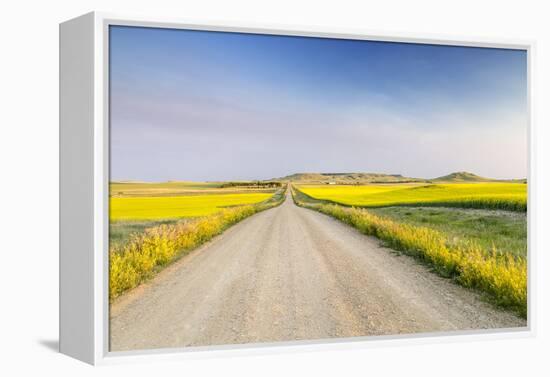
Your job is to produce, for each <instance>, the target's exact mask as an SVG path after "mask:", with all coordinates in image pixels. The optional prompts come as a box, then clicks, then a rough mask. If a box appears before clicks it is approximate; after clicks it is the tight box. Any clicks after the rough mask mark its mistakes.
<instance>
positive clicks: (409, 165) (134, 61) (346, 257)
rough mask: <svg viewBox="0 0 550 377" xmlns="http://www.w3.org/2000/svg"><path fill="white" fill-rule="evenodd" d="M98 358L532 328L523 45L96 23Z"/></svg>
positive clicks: (525, 72) (525, 62) (525, 67)
mask: <svg viewBox="0 0 550 377" xmlns="http://www.w3.org/2000/svg"><path fill="white" fill-rule="evenodd" d="M109 112H110V115H109V118H110V119H109V130H110V131H109V132H110V137H109V139H110V154H109V156H110V199H109V218H110V219H109V223H110V224H109V317H110V321H109V322H110V323H109V342H110V351H136V350H139V351H143V350H153V349H161V348H165V349H166V348H182V347H190V348H191V347H193V348H194V347H204V346H227V345H245V344H276V343H277V342H294V341H318V342H322V341H334V340H336V339H345V340H354V339H366V338H367V339H370V338H375V337H377V336H382V335H385V336H388V335H389V336H412V335H421V334H438V333H441V334H443V333H445V334H454V333H457V334H458V333H461V332H464V331H480V332H482V331H486V330H494V329H510V328H521V327H525V326H526V325H527V319H526V318H527V293H528V292H527V276H528V274H527V251H528V247H527V192H528V190H527V187H528V182H527V177H528V138H527V135H528V121H529V120H528V108H527V51H525V50H520V49H512V48H487V47H483V48H480V47H464V46H447V45H431V44H421V43H397V42H382V41H368V40H348V39H337V38H316V37H300V36H283V35H266V34H250V33H248V34H247V33H236V32H214V31H196V30H183V29H166V28H152V27H133V26H110V29H109Z"/></svg>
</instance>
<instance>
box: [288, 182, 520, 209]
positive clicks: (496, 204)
mask: <svg viewBox="0 0 550 377" xmlns="http://www.w3.org/2000/svg"><path fill="white" fill-rule="evenodd" d="M297 188H298V189H299V190H300V191H302V192H303V193H305V194H307V195H309V196H311V197H312V198H314V199H319V200H325V201H330V202H333V203H337V204H343V205H346V206H354V207H371V208H376V207H386V206H418V205H422V206H440V207H462V208H482V209H502V210H510V211H518V212H525V211H526V210H527V185H526V184H523V183H500V182H499V183H447V184H427V185H424V184H423V185H418V184H388V185H363V186H344V185H341V186H338V185H316V186H306V185H303V186H297Z"/></svg>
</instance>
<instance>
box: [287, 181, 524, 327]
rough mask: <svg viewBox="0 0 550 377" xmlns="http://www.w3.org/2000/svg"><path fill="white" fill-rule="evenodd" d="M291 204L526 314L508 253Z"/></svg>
mask: <svg viewBox="0 0 550 377" xmlns="http://www.w3.org/2000/svg"><path fill="white" fill-rule="evenodd" d="M293 194H294V195H293V197H294V200H295V202H296V203H297V204H298V205H300V206H303V207H306V208H310V209H313V210H317V211H319V212H321V213H324V214H326V215H329V216H332V217H334V218H336V219H338V220H340V221H342V222H344V223H346V224H349V225H351V226H353V227H355V228H357V229H358V230H359V231H361V232H362V233H364V234H367V235H371V236H375V237H377V238H379V239H381V240H383V241H384V242H385V243H386V245H387V246H388V247H391V248H393V249H395V250H400V251H402V252H404V253H406V254H408V255H411V256H414V257H417V258H419V259H421V260H423V261H424V262H426V263H428V264H429V265H431V266H432V267H433V268H434V270H435V271H436V272H438V273H439V274H441V275H442V276H446V277H450V278H453V279H455V280H456V281H457V282H458V283H460V284H461V285H463V286H465V287H471V288H476V289H478V290H480V291H482V292H484V293H486V294H487V295H488V296H489V297H491V299H492V301H494V302H495V303H496V304H498V305H500V306H503V307H506V308H510V309H512V310H515V311H516V312H518V313H519V314H520V315H522V316H523V317H525V316H526V314H527V261H526V259H525V258H524V257H521V256H515V255H513V254H511V253H502V252H498V250H496V249H492V250H486V249H485V248H484V247H482V246H481V245H480V244H479V243H477V242H476V241H474V240H462V241H461V242H449V237H448V235H447V234H445V233H444V232H442V231H440V230H437V229H433V228H430V227H427V226H419V225H413V224H411V223H406V222H398V221H395V220H393V219H391V218H389V217H382V216H377V215H375V214H374V213H372V212H371V211H370V210H366V209H363V208H349V207H344V206H341V205H337V204H326V203H322V202H317V203H316V202H315V201H314V200H313V199H312V198H311V197H309V198H308V197H307V196H306V195H303V194H302V193H300V192H299V191H293Z"/></svg>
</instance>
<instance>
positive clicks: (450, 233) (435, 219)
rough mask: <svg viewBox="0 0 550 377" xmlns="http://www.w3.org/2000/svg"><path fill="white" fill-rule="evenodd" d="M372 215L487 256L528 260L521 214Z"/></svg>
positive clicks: (381, 211) (386, 211) (392, 210)
mask: <svg viewBox="0 0 550 377" xmlns="http://www.w3.org/2000/svg"><path fill="white" fill-rule="evenodd" d="M369 212H371V213H373V214H375V215H378V216H381V217H385V218H390V219H391V220H393V221H396V222H399V223H404V224H410V225H413V226H422V227H429V228H431V229H434V230H437V231H440V232H441V233H442V234H444V235H445V236H446V237H447V242H448V243H449V244H458V243H462V242H474V243H476V244H478V245H480V246H481V247H482V248H483V249H484V250H485V251H487V252H490V251H491V250H493V249H495V250H498V251H499V252H501V253H506V254H508V253H510V254H512V255H515V256H520V257H526V256H527V217H526V216H525V214H524V213H521V212H512V211H509V212H504V211H493V210H476V209H463V208H444V207H384V208H370V209H369Z"/></svg>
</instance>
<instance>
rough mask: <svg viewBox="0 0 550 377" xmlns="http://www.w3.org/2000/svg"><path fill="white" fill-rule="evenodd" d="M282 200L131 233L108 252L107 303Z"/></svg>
mask: <svg viewBox="0 0 550 377" xmlns="http://www.w3.org/2000/svg"><path fill="white" fill-rule="evenodd" d="M283 199H284V190H280V191H278V192H276V193H275V194H274V195H272V196H271V195H270V197H269V199H268V200H265V201H263V202H260V203H254V204H247V205H241V206H237V207H232V208H226V209H221V210H218V211H217V212H215V213H213V214H211V215H208V216H203V217H199V218H195V219H190V220H187V221H179V222H176V223H172V224H161V225H158V226H154V227H150V228H147V229H145V230H144V231H142V232H140V233H132V235H131V236H130V239H129V240H128V242H126V243H122V244H115V245H113V246H112V247H111V248H110V250H109V297H110V300H113V299H114V298H116V297H118V296H120V295H121V294H122V293H124V292H126V291H127V290H129V289H132V288H134V287H136V286H138V285H139V284H140V283H142V282H143V281H146V280H147V279H150V278H151V277H152V276H154V275H155V273H157V272H158V271H159V270H160V269H162V268H163V267H165V266H166V265H168V264H170V263H171V262H173V261H174V260H176V259H177V258H179V257H181V256H182V255H185V254H187V253H189V252H190V251H191V250H193V249H195V248H197V247H198V246H200V245H202V244H204V243H205V242H207V241H209V240H211V239H212V238H213V237H215V236H217V235H219V234H220V233H222V232H223V231H224V230H225V229H227V228H229V227H230V226H232V225H234V224H236V223H238V222H239V221H241V220H243V219H245V218H247V217H249V216H251V215H253V214H255V213H257V212H260V211H263V210H266V209H269V208H273V207H275V206H277V205H279V204H280V203H282V201H283Z"/></svg>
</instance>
